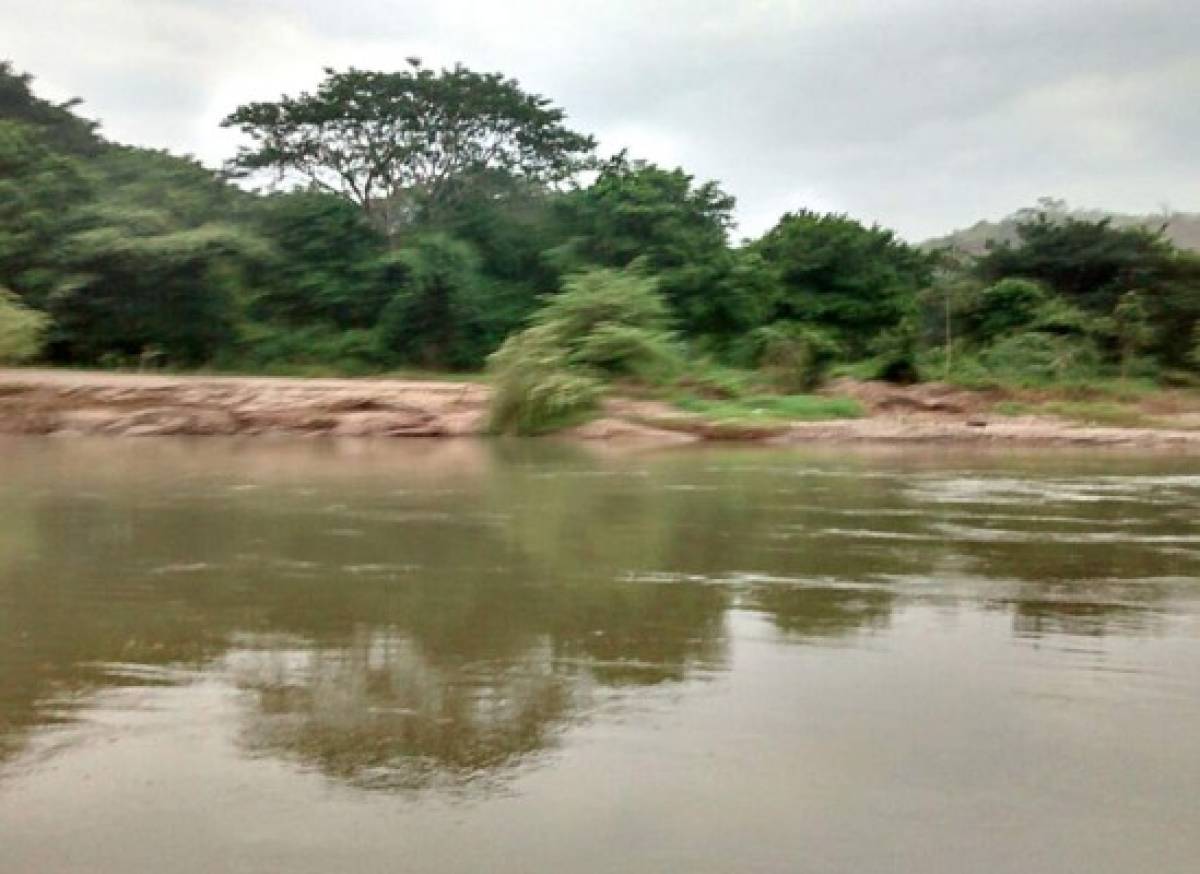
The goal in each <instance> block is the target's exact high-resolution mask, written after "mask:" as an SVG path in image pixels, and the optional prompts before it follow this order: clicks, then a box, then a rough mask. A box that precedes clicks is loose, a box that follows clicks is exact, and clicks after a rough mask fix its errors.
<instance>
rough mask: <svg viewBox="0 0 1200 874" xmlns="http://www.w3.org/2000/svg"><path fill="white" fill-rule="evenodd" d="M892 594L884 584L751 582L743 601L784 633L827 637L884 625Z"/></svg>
mask: <svg viewBox="0 0 1200 874" xmlns="http://www.w3.org/2000/svg"><path fill="white" fill-rule="evenodd" d="M895 598H896V596H895V594H894V593H892V592H891V591H889V590H888V589H885V588H872V587H868V586H862V587H857V586H856V587H846V586H835V585H828V586H822V585H820V584H818V583H813V584H804V585H792V584H789V583H772V584H764V585H756V586H754V587H753V588H752V589H751V590H750V592H749V593H748V595H747V598H746V603H747V606H749V607H752V608H754V609H758V610H761V611H763V612H765V613H767V614H768V615H769V616H770V617H771V620H772V621H773V622H774V623H775V625H776V627H778V628H779V629H780V630H781V631H783V632H784V633H786V634H789V635H795V636H797V637H803V638H829V637H841V636H845V635H849V634H853V633H855V632H859V631H864V630H878V629H881V628H886V627H887V625H888V623H889V622H890V621H891V617H892V610H893V608H894V602H895Z"/></svg>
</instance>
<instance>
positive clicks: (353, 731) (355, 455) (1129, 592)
mask: <svg viewBox="0 0 1200 874" xmlns="http://www.w3.org/2000/svg"><path fill="white" fill-rule="evenodd" d="M1198 578H1200V463H1197V461H1196V460H1194V459H1193V460H1187V459H1172V458H1169V457H1153V458H1142V459H1139V458H1136V457H1127V456H1121V455H1114V454H1108V453H1103V454H1092V455H1071V454H1062V453H1052V452H1043V453H1040V454H1027V455H1020V454H1012V453H1004V454H978V453H975V454H961V453H954V452H946V451H945V450H942V449H937V450H907V451H863V450H859V451H853V452H851V451H835V450H815V449H805V450H787V451H774V450H764V449H712V450H709V449H703V450H687V451H676V452H670V453H663V454H652V455H626V456H619V455H618V456H609V457H605V456H596V455H592V454H589V453H588V452H587V451H585V450H583V449H580V448H577V447H570V446H561V445H555V444H551V443H538V442H522V443H515V444H506V443H496V444H487V443H477V442H470V441H463V442H441V443H423V442H380V443H371V442H357V443H356V442H345V443H335V442H321V441H302V440H298V441H278V442H274V441H262V440H248V441H239V440H222V439H202V440H190V441H189V440H178V441H176V440H171V439H152V440H146V441H139V440H122V441H105V440H84V439H78V440H74V439H73V440H54V439H30V440H3V441H0V871H3V872H5V874H7V872H21V874H25V872H30V874H34V872H36V874H42V872H57V871H88V872H120V874H129V872H143V871H145V872H151V871H153V872H159V871H172V872H210V871H288V872H329V871H354V872H395V871H405V872H479V871H494V872H532V871H555V872H560V871H561V872H583V874H590V872H624V874H628V872H633V874H637V872H665V871H680V872H685V871H686V872H730V871H739V872H743V871H744V872H758V871H761V872H795V871H817V872H876V871H879V872H884V871H901V870H907V871H923V872H928V871H933V872H943V871H944V872H962V871H981V872H1009V871H1011V872H1021V874H1029V872H1075V871H1078V872H1089V874H1091V872H1109V871H1111V872H1118V871H1120V872H1126V871H1135V870H1148V871H1157V872H1185V871H1186V872H1191V871H1195V870H1197V868H1196V866H1197V864H1198V860H1200V815H1198V813H1197V811H1198V810H1200V579H1198Z"/></svg>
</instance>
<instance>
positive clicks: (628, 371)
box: [488, 269, 680, 434]
mask: <svg viewBox="0 0 1200 874" xmlns="http://www.w3.org/2000/svg"><path fill="white" fill-rule="evenodd" d="M667 326H668V318H667V308H666V305H665V304H664V303H663V301H662V298H661V297H659V294H658V289H657V285H656V283H655V281H654V280H653V279H649V278H647V277H645V276H641V275H639V274H637V273H635V272H632V271H625V270H609V269H596V270H589V271H586V272H584V273H578V274H575V275H573V276H571V277H569V278H568V279H567V280H566V282H565V283H564V288H563V291H562V292H561V293H559V294H558V295H556V296H554V297H552V298H550V299H549V301H548V302H547V303H546V305H545V306H543V307H542V309H540V310H539V311H538V312H537V313H535V314H534V316H533V325H532V326H531V327H529V328H527V329H526V330H524V331H522V332H520V333H519V334H515V335H513V336H512V337H509V339H508V340H506V341H505V342H504V345H503V346H501V347H500V349H499V350H497V351H496V352H495V353H493V354H492V355H491V356H490V358H489V359H488V366H489V370H490V371H491V372H492V374H493V376H494V381H495V385H496V390H495V395H494V396H493V400H492V415H491V429H492V430H493V431H496V432H515V433H518V434H532V433H539V432H543V431H548V430H551V429H553V428H556V427H560V426H562V425H564V424H567V423H569V422H570V421H572V420H573V419H576V418H578V417H580V416H581V415H583V414H584V413H586V412H587V411H588V410H591V409H593V408H594V407H595V405H596V403H597V401H598V400H599V398H600V397H601V396H602V394H603V391H604V385H605V382H606V381H607V380H610V379H613V378H616V377H621V378H631V379H637V380H640V381H645V382H655V381H660V380H664V379H667V378H668V377H669V376H670V375H672V374H673V373H674V372H675V371H676V370H677V369H678V366H679V361H680V355H679V350H678V348H677V346H676V343H675V338H674V336H673V335H672V334H671V333H670V332H669V331H668V330H667Z"/></svg>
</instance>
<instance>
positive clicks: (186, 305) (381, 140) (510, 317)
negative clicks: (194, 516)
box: [0, 62, 1200, 431]
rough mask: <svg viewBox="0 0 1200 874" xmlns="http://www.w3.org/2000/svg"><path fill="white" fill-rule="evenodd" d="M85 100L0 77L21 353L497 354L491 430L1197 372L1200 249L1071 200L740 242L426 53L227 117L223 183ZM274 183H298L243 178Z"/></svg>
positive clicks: (710, 190) (135, 360)
mask: <svg viewBox="0 0 1200 874" xmlns="http://www.w3.org/2000/svg"><path fill="white" fill-rule="evenodd" d="M77 110H78V105H77V101H68V102H67V103H63V104H55V103H51V102H48V101H45V100H43V99H41V98H39V97H37V96H36V94H34V92H33V90H32V80H31V79H30V78H29V77H28V76H26V75H19V74H17V73H15V72H14V71H13V70H12V69H11V67H9V66H8V65H6V64H0V287H4V288H6V289H10V290H11V292H12V294H11V295H5V296H4V297H3V299H2V303H0V314H2V317H3V319H4V322H3V325H4V327H3V331H4V332H5V333H4V337H5V340H4V342H5V343H6V344H8V345H7V346H6V350H8V351H0V354H3V355H4V356H5V357H6V359H8V360H14V359H18V358H21V359H27V358H29V357H31V356H40V357H41V358H42V360H45V361H48V362H51V363H67V364H83V365H97V364H99V365H106V366H110V365H117V366H122V365H123V366H150V365H153V366H169V367H190V366H198V365H204V366H210V367H217V368H223V369H240V370H248V371H254V372H304V373H316V372H331V373H352V374H359V373H371V372H380V371H386V370H390V369H397V368H406V367H420V368H426V369H439V370H449V371H470V370H478V369H480V368H482V367H483V366H484V365H485V363H486V362H488V361H489V356H490V362H491V370H492V372H493V373H494V375H495V378H496V379H497V380H498V382H499V385H500V386H501V389H500V392H499V397H500V403H499V405H498V407H497V414H496V422H495V425H496V427H497V428H498V429H500V430H517V431H531V430H540V429H542V428H544V427H546V426H547V425H548V424H550V423H553V422H561V421H565V420H568V419H570V418H571V417H572V416H575V415H578V414H579V413H580V412H581V411H583V410H586V409H589V408H591V407H593V406H594V405H595V404H596V402H597V400H598V399H599V398H600V397H601V396H602V394H603V392H604V390H605V386H606V384H607V383H609V382H611V381H614V380H619V381H625V382H640V383H645V384H656V383H664V382H666V381H669V379H671V378H673V377H670V374H672V373H680V372H683V374H684V375H683V376H681V377H680V380H681V382H680V384H681V385H683V384H684V383H686V384H687V385H690V386H691V387H692V388H693V389H695V390H696V391H697V392H698V393H699V394H701V395H704V396H707V397H709V398H710V399H713V400H723V399H724V400H727V399H729V398H735V397H738V396H740V395H746V396H748V397H759V396H761V395H762V394H763V392H765V391H775V392H780V393H791V394H794V393H798V392H807V391H811V390H813V389H814V388H816V387H817V386H819V384H820V383H821V381H822V380H823V379H824V378H825V376H826V375H827V374H828V373H829V372H831V371H833V372H839V371H841V372H845V373H852V374H855V375H860V376H869V377H879V378H885V379H892V380H897V381H905V380H915V379H923V378H950V379H955V380H958V381H963V382H973V383H988V382H1019V383H1038V384H1041V383H1047V382H1056V381H1064V380H1065V381H1071V382H1086V381H1089V380H1101V379H1109V378H1112V379H1117V378H1121V379H1137V380H1145V379H1155V378H1160V377H1161V378H1171V379H1179V380H1187V379H1191V380H1195V378H1196V377H1195V375H1194V374H1195V373H1196V371H1200V256H1198V255H1196V254H1194V253H1192V252H1189V251H1181V250H1179V249H1177V248H1176V247H1175V246H1174V245H1173V244H1172V243H1171V242H1170V241H1169V239H1168V238H1167V237H1166V236H1165V235H1164V233H1163V232H1162V230H1161V229H1160V228H1155V227H1147V226H1145V225H1144V224H1128V223H1121V222H1116V221H1110V220H1108V219H1106V218H1103V217H1099V218H1090V217H1086V216H1081V215H1079V214H1074V213H1069V212H1067V211H1066V210H1065V209H1064V208H1060V205H1059V204H1057V202H1053V201H1044V202H1043V203H1041V205H1040V206H1039V207H1037V208H1034V209H1030V210H1025V211H1022V212H1021V213H1019V214H1018V215H1017V217H1015V218H1014V219H1013V220H1012V221H1010V222H1009V223H1008V224H1006V225H1005V226H1004V227H1005V234H1004V235H1003V236H1002V237H1000V238H999V239H997V240H996V241H995V242H994V243H992V244H990V245H988V246H986V247H983V246H980V247H978V249H977V250H976V251H972V252H970V253H966V252H962V251H957V250H954V249H952V248H947V249H941V250H933V251H930V250H928V249H927V250H922V249H918V248H915V247H912V246H910V245H908V244H907V243H905V242H904V241H902V240H900V239H898V238H897V237H896V236H895V234H893V233H892V232H891V231H889V230H887V229H884V228H880V227H877V226H871V227H869V226H866V225H863V224H862V223H860V222H858V221H855V220H854V219H852V218H850V217H848V216H844V215H822V214H817V213H813V212H809V211H806V210H799V211H796V212H792V213H788V214H786V215H784V216H783V217H782V218H781V219H780V221H779V222H778V224H777V225H776V226H775V227H773V228H772V229H770V230H769V231H768V232H767V233H765V234H763V235H762V236H761V237H760V238H758V239H754V240H744V241H742V242H740V243H735V242H733V241H732V240H731V238H730V237H731V231H732V229H733V210H734V200H733V198H732V197H730V196H729V195H728V194H727V193H725V192H724V191H723V190H722V189H721V187H720V185H719V184H718V183H716V182H712V181H706V182H702V181H698V180H696V179H695V178H693V177H692V176H691V175H689V174H688V173H686V172H685V171H684V170H682V169H679V168H673V169H671V168H665V167H659V166H656V165H654V164H650V163H646V162H643V161H638V160H633V159H630V158H629V157H627V156H626V155H625V154H624V153H621V154H618V155H616V156H615V157H612V158H610V159H608V160H606V161H597V160H596V159H595V157H594V155H593V146H594V144H593V141H592V139H591V138H590V137H588V136H586V135H584V134H580V133H576V132H574V131H572V130H570V129H569V128H568V127H567V126H566V116H565V113H564V112H563V111H562V110H560V109H558V108H556V107H554V106H553V105H551V104H550V102H549V101H548V100H546V99H545V98H543V97H540V96H537V95H533V94H529V93H526V92H525V91H523V90H522V89H521V88H520V86H519V85H518V83H516V82H515V81H513V80H511V79H508V78H505V77H503V76H501V75H499V74H491V73H489V74H480V73H475V72H472V71H470V70H468V69H466V68H463V67H455V68H453V69H449V70H441V71H434V70H429V69H426V68H424V67H423V66H422V65H421V64H420V63H419V62H412V63H410V65H409V66H408V68H406V69H404V70H401V71H399V72H393V73H375V72H365V71H358V70H349V71H346V72H335V71H327V73H326V77H325V79H324V81H323V82H322V83H321V84H320V86H319V87H318V89H317V90H316V91H315V92H314V93H311V94H308V93H305V94H300V95H299V96H297V97H288V96H285V97H282V98H280V99H279V100H278V101H275V102H259V103H250V104H247V105H245V106H242V107H240V108H237V109H235V110H234V111H233V112H232V114H231V115H230V116H229V117H228V118H227V119H226V124H227V125H228V126H231V127H234V128H237V129H239V130H241V131H242V132H243V133H244V134H245V135H246V136H247V137H248V139H249V141H250V142H251V145H250V146H249V147H248V148H245V149H243V150H242V151H241V152H240V153H239V155H238V156H237V157H236V158H235V159H234V160H233V161H231V162H230V165H229V168H228V170H227V171H214V170H210V169H208V168H206V167H204V166H202V165H201V164H200V163H198V162H196V161H194V160H192V159H190V158H182V157H177V156H174V155H170V154H168V153H165V152H159V151H152V150H147V149H140V148H131V147H125V146H120V145H117V144H114V143H110V142H108V141H106V140H105V139H103V138H102V137H101V136H100V133H99V131H98V128H97V126H96V125H95V124H94V123H93V122H91V121H88V120H87V119H85V118H83V117H81V116H80V115H78V113H77ZM587 169H591V170H593V171H595V172H594V174H585V173H583V172H582V171H584V170H587ZM262 171H273V172H274V174H275V176H276V181H278V182H282V183H283V184H282V185H276V186H274V190H272V191H270V192H260V191H253V190H249V189H248V188H246V187H244V185H245V182H244V181H243V182H242V183H241V184H234V182H233V181H232V176H233V174H241V175H246V174H249V176H250V177H252V176H253V175H254V174H255V173H256V172H262ZM18 337H19V338H22V339H20V340H16V339H13V338H18ZM11 350H16V351H11ZM689 361H690V362H691V363H690V365H689V364H686V363H685V362H689ZM1189 373H1190V374H1192V375H1191V376H1189Z"/></svg>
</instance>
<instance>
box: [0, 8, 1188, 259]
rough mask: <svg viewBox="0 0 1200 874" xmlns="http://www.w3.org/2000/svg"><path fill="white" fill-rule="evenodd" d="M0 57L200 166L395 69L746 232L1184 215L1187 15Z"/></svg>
mask: <svg viewBox="0 0 1200 874" xmlns="http://www.w3.org/2000/svg"><path fill="white" fill-rule="evenodd" d="M0 20H2V21H3V22H4V25H3V34H2V37H0V57H7V58H9V59H10V60H12V61H13V62H14V64H15V65H16V67H17V69H19V70H26V71H28V72H31V73H33V74H34V75H35V76H36V77H37V79H38V83H37V85H38V88H39V90H40V91H41V92H42V93H44V94H46V95H47V96H50V97H53V98H66V97H70V96H75V95H78V96H80V97H83V98H84V99H85V105H84V111H85V113H86V114H90V115H92V116H93V117H97V118H99V119H101V120H102V122H103V124H104V129H105V131H106V132H107V134H108V136H110V137H111V138H113V139H116V140H119V141H122V142H131V143H137V144H140V145H146V146H154V147H160V148H168V149H171V150H172V151H176V152H188V153H191V154H194V155H195V156H197V157H198V158H200V159H202V160H203V161H205V162H206V163H210V164H217V163H219V162H220V161H221V160H223V159H224V158H226V157H228V156H229V155H231V154H232V153H233V152H234V151H235V150H236V146H237V142H238V139H237V134H236V133H234V132H231V131H225V130H221V129H220V128H219V127H218V123H219V122H220V119H221V118H222V117H223V116H224V115H226V114H227V113H228V112H230V111H231V110H232V109H233V108H235V107H236V106H237V105H238V104H239V103H243V102H246V101H249V100H262V99H273V98H275V97H278V96H279V94H281V93H283V92H289V93H294V92H296V91H299V90H303V89H308V88H311V87H313V86H314V85H315V84H316V83H317V81H318V80H319V79H320V78H321V75H322V74H321V69H322V67H324V66H334V67H346V66H350V65H353V66H356V67H359V68H364V69H389V70H390V69H399V68H401V67H402V66H403V64H404V58H405V57H406V56H409V55H416V56H418V57H421V58H423V59H424V60H425V62H426V63H428V64H431V65H436V66H442V65H452V64H454V63H455V62H462V63H464V64H465V65H466V66H468V67H471V68H473V69H476V70H480V71H483V70H489V71H490V70H497V71H500V72H503V73H505V74H507V75H510V76H514V77H516V78H517V79H519V80H520V82H521V84H522V85H523V86H524V87H525V88H526V89H528V90H531V91H535V92H538V93H541V94H544V95H545V96H547V97H549V98H551V99H552V100H553V101H554V102H555V103H557V104H558V105H559V106H562V107H563V108H565V109H566V110H567V112H568V114H569V118H570V123H571V124H572V125H573V126H574V127H575V128H576V129H578V130H581V131H584V132H589V133H593V134H595V135H596V136H597V137H598V138H599V140H600V143H601V149H602V151H604V152H606V153H607V152H612V151H616V150H618V149H620V148H622V147H628V148H629V150H630V153H631V155H632V156H634V157H643V158H647V159H649V160H653V161H656V162H658V163H661V164H666V165H670V166H675V165H679V166H682V167H683V168H684V169H685V170H687V171H688V172H690V173H692V174H694V175H695V176H697V177H698V178H700V179H718V180H720V181H721V183H722V185H723V186H724V188H725V189H726V190H727V191H728V192H729V193H731V194H733V195H735V196H736V197H737V199H738V216H739V219H740V222H741V226H740V230H741V232H742V233H744V234H757V233H760V232H761V231H763V230H764V229H766V228H767V227H769V226H770V225H771V224H772V223H773V222H774V221H775V219H777V218H778V216H779V215H780V214H781V213H783V212H784V211H786V210H794V209H798V208H801V207H808V208H813V209H819V210H835V211H839V212H848V213H850V214H851V215H853V216H855V217H857V218H860V219H862V220H864V221H867V222H879V223H880V224H884V225H887V226H890V227H893V228H896V229H897V230H898V231H899V232H900V233H901V234H902V235H903V236H905V237H907V238H909V239H913V240H918V239H923V238H925V237H928V236H931V235H935V234H941V233H944V232H946V231H948V230H950V229H952V228H955V227H961V226H965V225H969V224H972V223H973V222H974V221H976V220H977V219H980V218H998V217H1000V216H1002V215H1004V214H1007V213H1009V212H1012V211H1013V210H1015V209H1017V208H1019V207H1021V206H1026V205H1029V204H1031V203H1032V202H1033V201H1034V200H1035V199H1036V198H1038V197H1039V196H1043V195H1053V196H1057V197H1063V198H1066V199H1067V200H1068V201H1069V202H1070V203H1071V204H1072V205H1077V206H1089V207H1107V208H1111V209H1117V210H1128V211H1139V212H1147V211H1155V210H1158V209H1160V208H1162V207H1163V206H1168V207H1170V208H1175V209H1180V210H1185V211H1187V210H1200V148H1198V143H1200V51H1198V50H1197V45H1198V44H1200V0H988V2H983V0H589V2H584V0H546V2H535V0H479V2H476V0H420V2H419V0H0Z"/></svg>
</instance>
